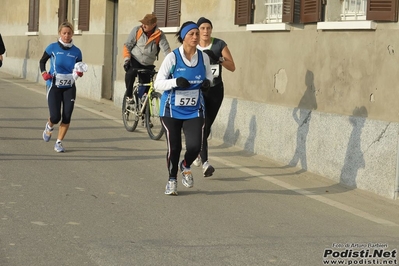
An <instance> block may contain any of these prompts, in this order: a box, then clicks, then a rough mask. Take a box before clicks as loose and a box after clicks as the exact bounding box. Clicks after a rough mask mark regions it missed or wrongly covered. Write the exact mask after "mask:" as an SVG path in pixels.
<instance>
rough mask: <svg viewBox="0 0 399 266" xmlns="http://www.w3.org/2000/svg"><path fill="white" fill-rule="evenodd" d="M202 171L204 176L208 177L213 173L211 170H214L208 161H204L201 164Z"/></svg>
mask: <svg viewBox="0 0 399 266" xmlns="http://www.w3.org/2000/svg"><path fill="white" fill-rule="evenodd" d="M202 172H203V173H204V177H209V176H212V175H213V172H215V168H213V166H212V165H210V164H209V163H208V161H206V162H205V163H204V165H203V166H202Z"/></svg>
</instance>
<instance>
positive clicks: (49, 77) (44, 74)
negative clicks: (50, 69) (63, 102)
mask: <svg viewBox="0 0 399 266" xmlns="http://www.w3.org/2000/svg"><path fill="white" fill-rule="evenodd" d="M42 77H43V79H44V80H49V79H52V78H53V76H51V75H50V74H49V73H47V72H43V73H42Z"/></svg>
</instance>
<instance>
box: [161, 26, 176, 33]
mask: <svg viewBox="0 0 399 266" xmlns="http://www.w3.org/2000/svg"><path fill="white" fill-rule="evenodd" d="M159 29H160V30H161V31H163V32H164V33H176V32H178V31H179V27H159Z"/></svg>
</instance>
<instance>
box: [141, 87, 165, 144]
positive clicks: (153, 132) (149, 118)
mask: <svg viewBox="0 0 399 266" xmlns="http://www.w3.org/2000/svg"><path fill="white" fill-rule="evenodd" d="M149 96H150V97H149V98H148V104H147V107H146V110H145V112H146V115H145V124H146V127H147V132H148V135H149V136H150V138H151V139H153V140H159V139H160V138H161V137H162V135H163V127H162V123H161V119H160V117H159V105H160V103H161V94H160V93H158V92H155V91H153V92H152V93H151V95H149Z"/></svg>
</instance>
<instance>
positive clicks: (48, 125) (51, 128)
mask: <svg viewBox="0 0 399 266" xmlns="http://www.w3.org/2000/svg"><path fill="white" fill-rule="evenodd" d="M46 127H47V129H48V131H52V130H53V129H54V127H50V124H49V123H48V122H47V125H46Z"/></svg>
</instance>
